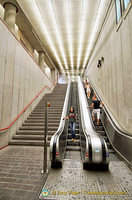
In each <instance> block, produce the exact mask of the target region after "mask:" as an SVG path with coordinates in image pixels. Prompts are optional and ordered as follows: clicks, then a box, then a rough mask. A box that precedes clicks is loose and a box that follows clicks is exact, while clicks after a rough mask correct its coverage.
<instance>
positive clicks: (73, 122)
mask: <svg viewBox="0 0 132 200" xmlns="http://www.w3.org/2000/svg"><path fill="white" fill-rule="evenodd" d="M64 119H69V123H70V129H71V134H72V141H73V142H75V137H76V136H75V127H76V119H77V115H76V114H75V110H74V107H73V106H71V107H70V110H69V113H68V115H67V117H64V118H63V120H64Z"/></svg>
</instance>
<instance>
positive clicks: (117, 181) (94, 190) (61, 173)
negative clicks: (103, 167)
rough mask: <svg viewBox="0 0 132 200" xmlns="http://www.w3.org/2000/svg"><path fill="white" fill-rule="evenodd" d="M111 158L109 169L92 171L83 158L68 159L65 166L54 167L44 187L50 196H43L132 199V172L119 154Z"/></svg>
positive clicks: (76, 199)
mask: <svg viewBox="0 0 132 200" xmlns="http://www.w3.org/2000/svg"><path fill="white" fill-rule="evenodd" d="M110 160H111V161H110V166H109V171H91V170H90V171H89V170H83V167H82V162H81V160H80V161H79V160H75V159H74V160H73V159H72V160H70V159H66V160H65V161H64V164H63V168H62V169H57V170H56V169H51V171H50V174H49V176H48V179H47V181H46V184H45V185H44V187H43V189H46V190H47V192H48V196H47V197H44V195H45V193H44V195H40V199H46V200H48V199H50V200H51V199H54V200H79V199H80V200H91V199H93V200H96V199H98V200H106V199H107V200H131V199H132V172H131V171H130V169H128V168H127V167H126V166H125V165H124V163H123V162H122V161H120V160H119V159H118V157H117V156H116V155H115V154H112V155H110ZM42 191H43V190H42Z"/></svg>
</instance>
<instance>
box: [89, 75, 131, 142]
mask: <svg viewBox="0 0 132 200" xmlns="http://www.w3.org/2000/svg"><path fill="white" fill-rule="evenodd" d="M88 79H89V78H88ZM89 82H90V85H91V87H92V89H93V91H94V93H95V94H96V96H97V97H98V99H99V100H102V97H101V95H100V94H99V92H97V89H96V88H95V86H94V84H93V83H92V81H91V80H90V79H89ZM102 109H103V110H104V112H105V113H106V115H107V117H108V119H109V121H110V123H111V125H112V126H113V128H114V129H115V130H116V131H117V132H118V133H120V134H121V135H125V136H126V137H128V138H130V139H132V135H131V134H130V133H128V132H127V131H125V130H124V129H123V128H122V127H121V126H120V124H119V123H118V122H117V120H116V119H115V117H114V116H113V114H112V113H111V111H110V109H109V108H108V106H107V104H105V105H104V106H103V108H102Z"/></svg>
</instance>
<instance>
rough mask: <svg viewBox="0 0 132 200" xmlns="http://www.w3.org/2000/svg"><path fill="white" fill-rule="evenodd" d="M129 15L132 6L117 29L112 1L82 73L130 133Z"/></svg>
mask: <svg viewBox="0 0 132 200" xmlns="http://www.w3.org/2000/svg"><path fill="white" fill-rule="evenodd" d="M131 19H132V9H130V10H129V12H128V14H127V15H126V18H125V19H124V20H123V21H122V23H121V25H120V27H119V28H118V29H117V25H116V12H115V3H114V1H113V3H112V4H111V7H110V9H109V12H108V15H107V17H106V19H105V23H104V25H103V27H102V31H101V33H100V35H99V38H98V40H97V42H96V45H95V47H94V50H93V53H92V55H91V59H90V61H89V64H88V67H87V70H86V73H85V75H86V76H88V77H89V78H90V80H91V81H92V82H93V84H94V85H95V87H96V89H97V91H98V92H99V93H100V95H101V96H102V101H104V103H105V104H107V106H108V107H109V109H110V111H111V112H112V114H113V115H114V117H115V118H116V120H117V121H118V123H119V124H120V126H121V127H122V128H123V129H124V130H125V131H126V132H128V133H129V134H132V84H131V83H132V20H131ZM101 57H104V61H102V66H101V67H100V68H97V63H98V60H100V59H101Z"/></svg>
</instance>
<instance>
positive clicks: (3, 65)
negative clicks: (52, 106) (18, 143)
mask: <svg viewBox="0 0 132 200" xmlns="http://www.w3.org/2000/svg"><path fill="white" fill-rule="evenodd" d="M54 73H55V72H54ZM45 85H48V86H49V87H50V86H51V85H52V82H51V81H50V80H49V78H48V77H47V76H46V75H45V74H44V73H43V72H42V71H41V69H40V68H39V66H38V65H37V64H36V63H35V62H34V60H33V59H32V57H31V56H30V55H29V54H28V52H27V51H26V50H25V49H24V48H23V47H22V46H21V44H20V43H19V42H18V40H17V39H16V38H15V37H14V35H12V34H11V32H10V31H9V30H8V28H7V27H6V26H5V24H3V22H2V21H0V129H1V128H4V127H7V126H9V124H10V123H11V122H12V121H13V120H14V119H15V118H16V117H17V116H18V114H19V113H20V112H21V111H22V110H23V109H24V108H25V107H26V106H27V105H28V103H29V102H30V101H31V100H32V99H33V98H34V97H35V96H36V95H37V94H38V93H39V92H40V91H41V89H42V88H43V87H44V86H45ZM46 92H49V91H48V90H47V89H45V90H44V91H43V92H42V94H41V95H40V96H39V97H38V98H37V99H36V100H35V101H34V102H33V103H32V104H31V105H30V106H29V108H28V109H27V110H26V111H25V112H24V113H23V114H22V115H21V117H20V118H19V119H18V120H17V121H16V122H15V123H14V124H13V126H12V127H11V128H10V129H9V130H6V131H3V132H0V148H1V147H3V146H5V145H7V144H8V141H9V139H10V138H11V137H12V136H13V135H14V134H15V133H16V130H17V129H18V128H19V127H20V125H21V124H22V122H23V121H24V120H25V119H26V118H27V116H28V115H29V113H30V112H31V110H32V109H33V108H34V107H35V106H36V104H37V103H38V102H39V101H40V99H41V98H42V96H43V95H44V94H45V93H46Z"/></svg>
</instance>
